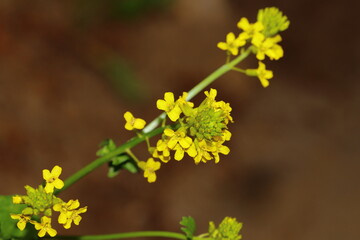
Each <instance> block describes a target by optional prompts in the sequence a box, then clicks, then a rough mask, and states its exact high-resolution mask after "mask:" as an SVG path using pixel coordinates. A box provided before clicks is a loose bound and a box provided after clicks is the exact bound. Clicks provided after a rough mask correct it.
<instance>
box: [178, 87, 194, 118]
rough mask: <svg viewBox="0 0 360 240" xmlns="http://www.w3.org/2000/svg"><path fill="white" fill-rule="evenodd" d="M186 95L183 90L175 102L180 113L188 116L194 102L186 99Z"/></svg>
mask: <svg viewBox="0 0 360 240" xmlns="http://www.w3.org/2000/svg"><path fill="white" fill-rule="evenodd" d="M187 96H188V93H187V92H183V95H182V96H180V97H179V99H178V100H176V104H177V105H178V106H179V107H180V109H181V111H182V113H183V114H184V115H185V116H189V115H190V114H191V112H192V110H193V107H194V103H192V102H189V101H186V98H187Z"/></svg>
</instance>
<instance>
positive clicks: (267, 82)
mask: <svg viewBox="0 0 360 240" xmlns="http://www.w3.org/2000/svg"><path fill="white" fill-rule="evenodd" d="M259 79H260V83H261V85H262V86H263V87H264V88H266V87H268V86H269V84H270V83H269V81H268V80H267V79H265V78H259Z"/></svg>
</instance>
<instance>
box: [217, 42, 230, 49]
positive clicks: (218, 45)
mask: <svg viewBox="0 0 360 240" xmlns="http://www.w3.org/2000/svg"><path fill="white" fill-rule="evenodd" d="M217 47H218V48H220V49H221V50H227V48H228V45H227V44H226V43H224V42H219V43H218V44H217Z"/></svg>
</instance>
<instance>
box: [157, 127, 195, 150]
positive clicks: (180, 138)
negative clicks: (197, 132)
mask: <svg viewBox="0 0 360 240" xmlns="http://www.w3.org/2000/svg"><path fill="white" fill-rule="evenodd" d="M164 135H165V136H167V137H169V140H168V142H167V146H168V147H169V148H170V149H174V147H175V145H176V144H178V143H179V144H180V146H181V147H182V148H188V147H190V145H191V143H192V139H191V138H190V137H188V136H186V130H185V129H184V128H179V129H178V130H176V132H175V131H174V130H172V129H170V128H166V129H165V130H164Z"/></svg>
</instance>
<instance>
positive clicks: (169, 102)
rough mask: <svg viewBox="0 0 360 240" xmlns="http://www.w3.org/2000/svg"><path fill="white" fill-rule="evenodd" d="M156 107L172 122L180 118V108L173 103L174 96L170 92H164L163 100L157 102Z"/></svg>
mask: <svg viewBox="0 0 360 240" xmlns="http://www.w3.org/2000/svg"><path fill="white" fill-rule="evenodd" d="M156 107H157V108H158V109H160V110H163V111H165V112H166V114H167V115H168V117H169V118H170V120H171V121H173V122H175V121H176V120H178V119H179V117H180V114H181V108H180V107H179V105H178V104H177V103H176V102H175V98H174V94H173V93H172V92H166V93H165V94H164V100H162V99H159V100H157V102H156Z"/></svg>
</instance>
